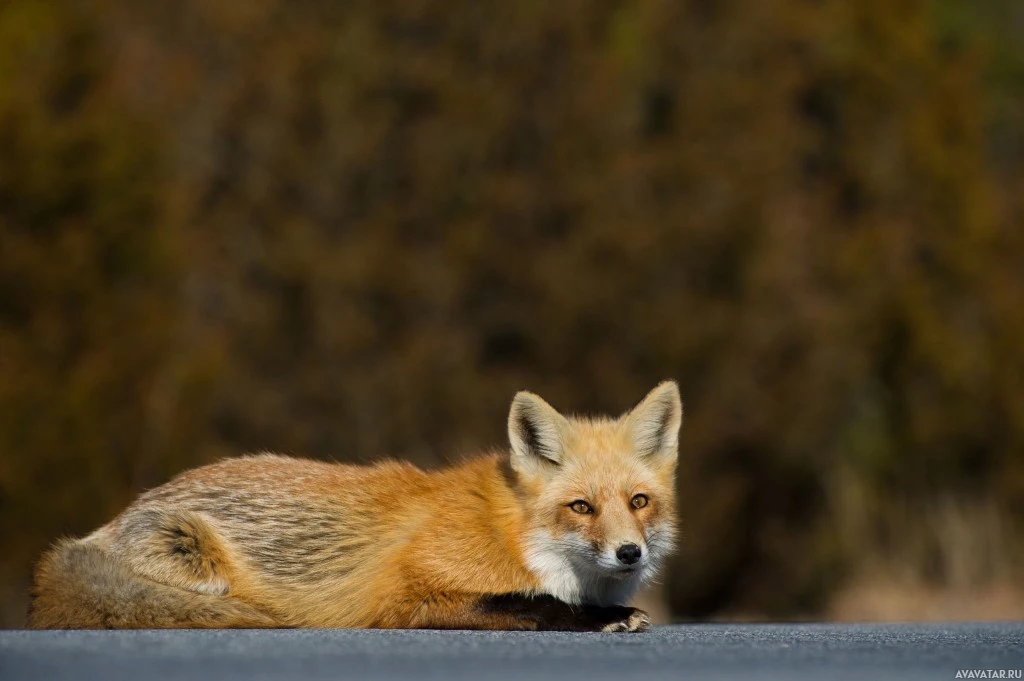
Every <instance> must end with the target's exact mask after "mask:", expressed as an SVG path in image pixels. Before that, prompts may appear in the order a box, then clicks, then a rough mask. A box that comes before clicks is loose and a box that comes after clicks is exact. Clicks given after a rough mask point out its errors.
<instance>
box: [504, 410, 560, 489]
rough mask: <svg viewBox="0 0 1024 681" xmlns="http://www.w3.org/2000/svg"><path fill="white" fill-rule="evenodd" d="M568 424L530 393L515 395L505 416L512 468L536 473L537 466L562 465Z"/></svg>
mask: <svg viewBox="0 0 1024 681" xmlns="http://www.w3.org/2000/svg"><path fill="white" fill-rule="evenodd" d="M568 428H569V421H568V420H567V419H566V418H565V417H564V416H562V415H561V414H559V413H558V411H557V410H556V409H555V408H554V407H552V406H551V405H550V404H548V403H547V402H545V401H544V400H542V399H541V398H540V397H539V396H537V395H534V394H533V393H531V392H526V391H523V392H519V393H516V396H515V398H514V399H513V400H512V408H511V409H510V410H509V413H508V440H509V443H511V445H512V468H513V469H514V470H516V471H518V472H535V471H536V470H537V467H538V466H544V465H550V464H556V465H557V464H560V463H562V454H563V452H564V442H565V434H566V432H567V430H568Z"/></svg>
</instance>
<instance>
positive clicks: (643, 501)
mask: <svg viewBox="0 0 1024 681" xmlns="http://www.w3.org/2000/svg"><path fill="white" fill-rule="evenodd" d="M647 502H648V499H647V495H646V494H637V495H636V496H634V497H633V498H632V500H630V502H629V505H630V506H632V507H633V508H643V507H644V506H646V505H647Z"/></svg>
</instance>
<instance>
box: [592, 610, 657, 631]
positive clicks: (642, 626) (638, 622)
mask: <svg viewBox="0 0 1024 681" xmlns="http://www.w3.org/2000/svg"><path fill="white" fill-rule="evenodd" d="M631 610H632V612H631V613H629V615H628V616H627V617H626V618H625V619H621V620H616V621H614V622H609V623H608V624H606V625H604V626H603V627H602V628H601V631H625V632H634V631H647V630H648V629H650V628H651V617H650V615H648V614H647V613H646V612H644V611H643V610H638V609H636V608H631Z"/></svg>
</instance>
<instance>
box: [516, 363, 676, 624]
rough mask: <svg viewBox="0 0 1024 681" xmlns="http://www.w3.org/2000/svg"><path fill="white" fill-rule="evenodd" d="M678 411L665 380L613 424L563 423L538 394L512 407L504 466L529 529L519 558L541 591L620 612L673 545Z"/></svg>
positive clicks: (595, 420) (588, 420) (528, 395)
mask: <svg viewBox="0 0 1024 681" xmlns="http://www.w3.org/2000/svg"><path fill="white" fill-rule="evenodd" d="M682 418H683V407H682V403H681V402H680V400H679V388H678V387H677V386H676V384H675V382H673V381H665V382H663V383H661V384H659V385H658V386H657V387H655V388H654V390H652V391H651V392H650V393H648V394H647V396H646V397H645V398H644V399H643V400H642V401H641V402H640V403H639V404H638V405H637V406H636V407H634V408H633V409H632V410H630V411H629V412H627V413H625V414H623V415H622V416H620V417H619V418H617V419H610V418H577V417H565V416H563V415H562V414H560V413H558V411H556V410H555V409H554V408H553V407H552V406H551V405H549V404H548V403H547V402H545V401H544V400H542V399H541V398H540V397H538V396H537V395H534V394H533V393H529V392H520V393H518V394H517V395H516V396H515V399H513V400H512V408H511V410H510V412H509V418H508V435H509V441H510V443H511V445H512V452H511V465H512V469H513V471H515V476H516V484H517V487H518V491H519V494H520V497H521V499H522V502H523V505H524V507H525V511H526V517H527V523H528V526H529V530H528V535H527V538H526V540H525V546H524V555H525V558H526V562H527V567H528V568H529V569H530V570H531V571H532V572H533V573H534V575H535V576H536V577H537V580H538V582H539V584H540V588H541V590H542V591H544V592H545V593H549V594H551V595H552V596H555V597H556V598H559V599H561V600H563V601H565V602H567V603H593V604H598V605H613V604H623V603H625V602H626V601H627V600H629V598H631V597H632V596H633V594H634V593H635V592H636V590H637V589H638V588H639V587H640V586H641V585H642V584H643V583H645V582H647V581H650V580H651V579H652V578H653V577H654V576H655V574H656V573H657V571H658V569H659V567H660V566H661V564H662V562H663V561H664V559H665V558H666V557H667V555H668V554H669V553H670V552H671V550H672V548H673V546H674V542H675V531H676V530H675V518H676V514H675V472H676V463H677V457H678V442H679V428H680V426H681V425H682Z"/></svg>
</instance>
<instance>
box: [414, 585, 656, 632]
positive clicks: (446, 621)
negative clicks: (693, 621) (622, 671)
mask: <svg viewBox="0 0 1024 681" xmlns="http://www.w3.org/2000/svg"><path fill="white" fill-rule="evenodd" d="M650 625H651V620H650V618H649V617H648V615H647V613H645V612H644V611H643V610H638V609H636V608H629V607H623V606H611V607H602V606H594V605H581V606H571V605H568V604H567V603H564V602H562V601H560V600H558V599H557V598H554V597H553V596H547V595H540V596H528V595H524V594H494V595H488V596H480V595H478V594H459V595H448V596H445V597H433V598H430V599H425V600H423V601H422V602H421V603H420V605H419V606H418V607H417V608H416V610H415V612H414V613H413V615H412V618H411V619H410V622H409V624H408V627H409V628H411V629H490V630H527V631H646V630H647V629H648V628H649V627H650Z"/></svg>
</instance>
